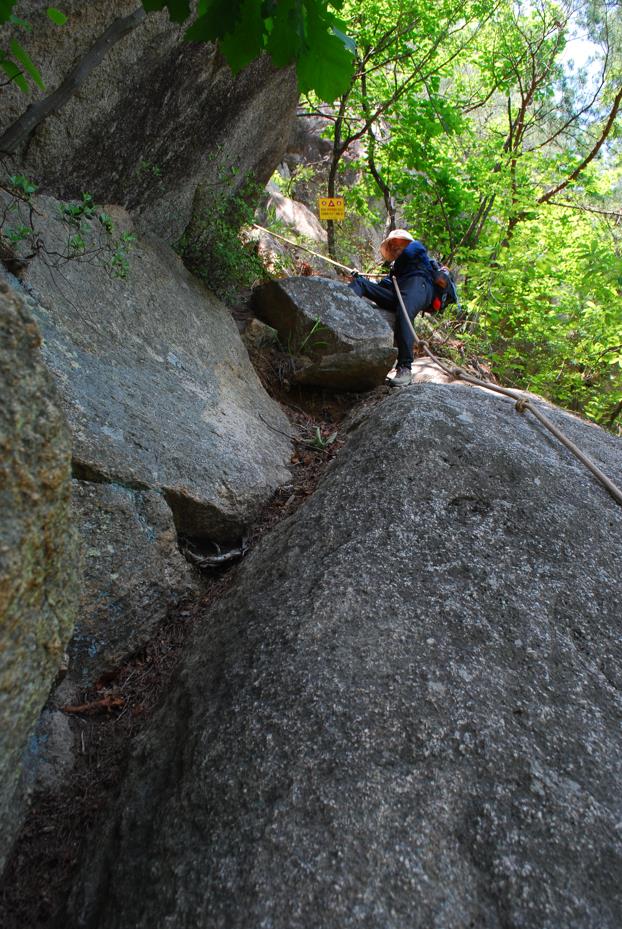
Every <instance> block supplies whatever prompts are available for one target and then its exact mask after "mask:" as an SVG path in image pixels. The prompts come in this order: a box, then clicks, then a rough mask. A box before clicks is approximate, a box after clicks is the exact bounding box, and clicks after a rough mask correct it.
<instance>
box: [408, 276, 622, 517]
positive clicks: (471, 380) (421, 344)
mask: <svg viewBox="0 0 622 929" xmlns="http://www.w3.org/2000/svg"><path fill="white" fill-rule="evenodd" d="M392 281H393V286H394V287H395V292H396V294H397V299H398V302H399V305H400V309H401V311H402V313H403V315H404V319H405V320H406V322H407V323H408V326H409V328H410V331H411V332H412V334H413V338H414V340H415V345H417V347H418V348H422V349H423V351H424V352H425V353H426V355H427V356H428V357H429V358H431V359H432V361H433V362H434V363H435V364H436V365H438V367H439V368H440V369H441V371H444V372H445V374H448V375H449V377H451V378H452V379H459V380H461V381H465V382H466V383H467V384H474V385H475V386H476V387H484V388H485V389H486V390H492V391H494V392H495V393H498V394H503V395H504V396H505V397H510V398H511V399H512V400H514V406H515V409H516V411H517V412H518V413H525V412H529V413H532V414H533V415H534V416H535V417H536V419H537V420H538V421H539V422H540V423H542V425H543V426H544V427H545V428H546V429H548V430H549V432H551V433H552V434H553V435H554V436H555V438H556V439H558V441H560V442H561V443H562V445H565V447H566V448H567V449H568V450H569V451H570V452H572V454H573V455H575V457H576V458H578V459H579V461H580V462H581V463H582V464H584V465H585V467H586V468H587V469H588V470H589V471H591V472H592V474H593V475H594V477H596V478H597V480H599V481H600V483H601V484H602V485H603V486H604V487H605V488H606V489H607V490H608V491H609V493H610V494H611V496H612V497H613V499H614V500H615V501H616V503H619V504H620V506H622V490H620V488H619V487H617V486H616V485H615V484H614V483H613V481H611V480H610V479H609V478H608V477H607V475H606V474H604V473H603V472H602V471H601V470H600V468H599V467H598V465H596V464H594V462H593V461H592V460H591V458H588V457H587V455H585V454H584V453H583V452H582V451H581V449H580V448H579V447H578V446H577V445H575V444H574V442H572V441H571V440H570V439H569V438H568V437H567V436H566V435H564V433H563V432H562V431H561V430H560V429H558V428H557V426H556V425H555V424H554V423H552V422H551V420H550V419H549V418H548V417H547V416H545V415H544V413H542V412H540V410H539V409H538V408H537V407H536V406H534V405H533V403H531V402H530V401H529V400H528V399H526V398H525V397H521V396H520V394H517V393H516V391H514V390H508V388H507V387H499V386H497V384H493V383H491V382H490V381H484V380H481V379H480V378H478V377H473V376H472V375H471V374H467V372H466V371H463V370H462V368H459V367H457V366H456V365H453V366H452V367H451V368H450V367H448V366H447V365H445V364H444V363H443V362H442V361H441V360H440V358H437V357H436V355H435V354H434V353H433V352H432V351H431V350H430V348H429V346H428V343H427V342H425V341H424V340H423V339H420V338H419V336H418V335H417V333H416V332H415V328H414V326H413V324H412V322H411V321H410V318H409V316H408V313H407V312H406V307H405V306H404V300H403V298H402V294H401V292H400V289H399V287H398V285H397V281H396V279H395V278H394V277H393V278H392Z"/></svg>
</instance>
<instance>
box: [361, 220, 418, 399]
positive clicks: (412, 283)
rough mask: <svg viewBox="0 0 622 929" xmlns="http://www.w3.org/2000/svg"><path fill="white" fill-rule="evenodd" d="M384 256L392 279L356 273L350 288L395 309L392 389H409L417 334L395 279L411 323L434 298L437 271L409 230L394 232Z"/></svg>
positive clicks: (384, 246) (383, 246)
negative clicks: (389, 265) (413, 332)
mask: <svg viewBox="0 0 622 929" xmlns="http://www.w3.org/2000/svg"><path fill="white" fill-rule="evenodd" d="M380 254H381V255H382V257H383V258H384V259H385V261H388V262H391V269H390V272H389V277H384V278H383V279H382V280H381V281H378V283H375V282H373V281H369V280H367V278H365V277H362V276H361V275H359V274H357V273H355V274H354V276H353V278H352V281H351V282H350V284H349V286H350V287H351V288H352V290H353V291H354V293H355V294H358V296H359V297H369V299H370V300H373V302H374V303H375V304H377V305H378V306H380V307H382V309H384V310H393V312H394V313H395V314H396V317H395V341H396V343H397V371H396V373H395V377H394V378H393V380H392V381H391V382H390V383H391V386H392V387H406V386H407V385H408V384H410V382H411V365H412V362H413V335H412V332H411V331H410V328H409V326H408V325H407V324H406V320H405V319H404V314H403V313H402V310H401V309H400V306H399V303H398V299H397V294H396V293H395V287H394V285H393V281H392V279H391V278H392V277H395V279H396V281H397V284H398V287H399V289H400V293H401V294H402V299H403V300H404V305H405V307H406V310H407V312H408V316H409V317H410V320H411V322H412V320H413V319H414V318H415V316H416V315H417V313H422V312H423V311H424V310H426V309H427V308H428V307H429V306H430V304H431V303H432V300H433V298H434V270H433V268H432V265H431V263H430V256H429V255H428V253H427V251H426V248H425V245H423V244H422V243H421V242H419V241H418V240H417V239H413V237H412V236H411V234H410V233H409V232H407V231H406V230H405V229H394V230H393V232H390V233H389V235H388V236H387V237H386V239H385V240H384V242H382V244H381V245H380Z"/></svg>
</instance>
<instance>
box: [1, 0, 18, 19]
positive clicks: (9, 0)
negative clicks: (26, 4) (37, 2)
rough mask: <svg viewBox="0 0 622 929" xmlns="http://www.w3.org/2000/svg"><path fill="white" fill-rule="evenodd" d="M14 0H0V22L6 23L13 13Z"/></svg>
mask: <svg viewBox="0 0 622 929" xmlns="http://www.w3.org/2000/svg"><path fill="white" fill-rule="evenodd" d="M15 3H16V0H0V23H8V21H9V20H10V18H11V16H12V15H13V7H14V6H15Z"/></svg>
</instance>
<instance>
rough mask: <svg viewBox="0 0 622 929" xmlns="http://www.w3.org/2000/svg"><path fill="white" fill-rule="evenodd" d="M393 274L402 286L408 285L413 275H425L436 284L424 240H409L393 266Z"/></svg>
mask: <svg viewBox="0 0 622 929" xmlns="http://www.w3.org/2000/svg"><path fill="white" fill-rule="evenodd" d="M391 274H393V275H395V277H396V278H397V280H398V283H399V285H400V288H401V287H404V286H407V285H408V281H409V280H410V279H411V278H413V277H424V278H425V279H426V281H428V283H430V284H432V285H433V284H434V270H433V268H432V265H431V264H430V256H429V255H428V253H427V250H426V247H425V245H424V244H423V242H419V241H418V240H417V239H415V240H414V241H413V242H409V243H408V245H407V246H406V248H405V249H404V251H403V252H402V253H401V255H400V256H399V258H396V260H395V261H394V262H393V265H392V266H391Z"/></svg>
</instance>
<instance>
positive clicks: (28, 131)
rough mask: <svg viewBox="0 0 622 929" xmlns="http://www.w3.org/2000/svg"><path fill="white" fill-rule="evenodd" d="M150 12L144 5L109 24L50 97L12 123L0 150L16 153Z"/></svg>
mask: <svg viewBox="0 0 622 929" xmlns="http://www.w3.org/2000/svg"><path fill="white" fill-rule="evenodd" d="M146 15H147V14H146V13H145V11H144V9H143V8H142V7H139V9H137V10H134V12H133V13H130V15H129V16H124V17H119V18H118V19H115V21H114V22H113V23H111V24H110V26H108V28H107V29H106V31H105V32H103V33H102V34H101V35H100V37H99V38H98V39H97V41H96V42H95V44H94V45H92V46H91V48H90V49H89V50H88V52H87V53H86V55H85V56H84V58H82V60H81V61H80V62H79V63H78V64H77V65H76V67H75V68H74V69H73V71H70V72H69V74H68V75H67V77H66V78H65V80H64V81H63V82H62V84H61V85H60V86H59V87H58V88H57V89H56V90H55V91H54V92H53V93H51V94H48V96H47V97H44V98H43V99H42V100H38V101H37V103H33V104H31V105H30V106H29V107H28V109H27V110H26V111H25V113H23V114H22V115H21V116H20V117H19V119H17V120H16V121H15V122H14V123H13V125H12V126H9V128H8V129H7V130H6V132H4V133H3V135H2V136H0V152H3V153H5V154H9V155H10V154H13V153H14V152H15V151H16V150H17V148H18V147H19V146H20V145H21V144H22V142H25V141H26V140H27V139H28V138H29V137H30V136H31V135H32V133H33V132H34V131H35V129H36V128H37V126H39V125H40V124H41V123H42V122H43V121H44V120H45V119H47V118H48V116H50V115H51V114H52V113H55V112H56V111H57V110H59V109H60V108H61V107H63V106H64V105H65V103H67V101H68V100H69V99H70V97H71V96H72V95H73V94H74V93H75V91H76V90H77V88H78V87H79V86H80V84H83V83H84V81H85V80H86V78H87V77H88V76H89V74H90V73H91V71H93V69H94V68H96V67H97V65H99V64H100V63H101V62H102V60H103V59H104V58H105V56H106V54H107V53H108V51H109V49H110V48H112V46H113V45H116V43H117V42H118V41H119V40H120V39H122V38H123V37H124V36H125V35H127V33H128V32H131V31H132V29H135V28H136V26H138V24H139V23H141V22H142V21H143V19H144V18H145V16H146Z"/></svg>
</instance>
